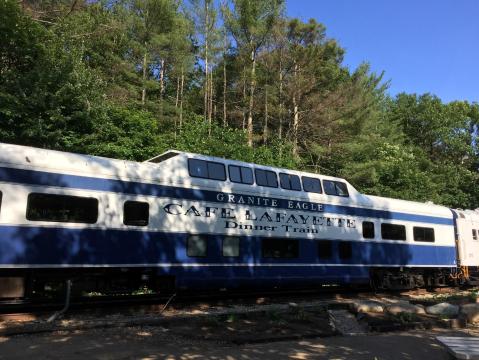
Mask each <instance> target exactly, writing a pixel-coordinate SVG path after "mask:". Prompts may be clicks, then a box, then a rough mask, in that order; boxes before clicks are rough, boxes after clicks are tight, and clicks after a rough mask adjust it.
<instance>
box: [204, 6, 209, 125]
mask: <svg viewBox="0 0 479 360" xmlns="http://www.w3.org/2000/svg"><path fill="white" fill-rule="evenodd" d="M208 23H209V18H208V1H206V0H205V29H204V31H205V104H204V106H205V110H204V118H205V121H206V120H207V118H208Z"/></svg>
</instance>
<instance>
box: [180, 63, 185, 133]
mask: <svg viewBox="0 0 479 360" xmlns="http://www.w3.org/2000/svg"><path fill="white" fill-rule="evenodd" d="M184 84H185V74H184V72H183V68H181V85H180V133H181V130H182V129H183V87H184Z"/></svg>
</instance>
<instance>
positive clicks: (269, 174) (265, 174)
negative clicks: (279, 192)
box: [254, 169, 278, 188]
mask: <svg viewBox="0 0 479 360" xmlns="http://www.w3.org/2000/svg"><path fill="white" fill-rule="evenodd" d="M254 174H255V177H256V184H258V185H260V186H267V187H274V188H277V187H278V178H277V176H276V173H275V172H274V171H269V170H261V169H255V170H254Z"/></svg>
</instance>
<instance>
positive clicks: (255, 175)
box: [254, 168, 279, 188]
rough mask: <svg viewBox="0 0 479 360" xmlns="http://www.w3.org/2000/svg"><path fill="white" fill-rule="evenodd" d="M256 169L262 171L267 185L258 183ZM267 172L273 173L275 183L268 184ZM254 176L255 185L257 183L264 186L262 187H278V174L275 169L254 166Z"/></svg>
mask: <svg viewBox="0 0 479 360" xmlns="http://www.w3.org/2000/svg"><path fill="white" fill-rule="evenodd" d="M258 171H262V172H264V174H265V178H266V183H267V185H263V184H260V183H259V182H258V174H257V172H258ZM268 174H273V175H274V178H275V185H270V184H269V180H270V179H269V178H268ZM254 178H255V181H256V185H258V186H264V187H269V188H278V185H279V184H278V174H276V171H272V170H266V169H258V168H255V169H254Z"/></svg>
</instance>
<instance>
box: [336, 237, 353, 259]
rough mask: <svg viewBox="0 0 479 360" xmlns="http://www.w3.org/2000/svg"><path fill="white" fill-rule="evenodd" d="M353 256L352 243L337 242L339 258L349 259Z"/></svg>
mask: <svg viewBox="0 0 479 360" xmlns="http://www.w3.org/2000/svg"><path fill="white" fill-rule="evenodd" d="M352 257H353V245H352V244H351V243H350V242H344V241H341V242H340V243H339V258H340V259H342V260H349V259H351V258H352Z"/></svg>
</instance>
